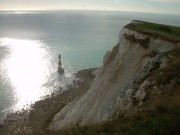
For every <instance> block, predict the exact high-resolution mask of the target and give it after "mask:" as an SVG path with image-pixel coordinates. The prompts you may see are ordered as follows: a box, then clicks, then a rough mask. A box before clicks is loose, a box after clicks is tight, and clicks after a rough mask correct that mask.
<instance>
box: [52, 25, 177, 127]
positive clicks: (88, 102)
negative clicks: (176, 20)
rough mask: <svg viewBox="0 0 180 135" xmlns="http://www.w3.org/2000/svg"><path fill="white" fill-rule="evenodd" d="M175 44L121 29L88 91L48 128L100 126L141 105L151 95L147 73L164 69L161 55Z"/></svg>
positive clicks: (165, 63)
mask: <svg viewBox="0 0 180 135" xmlns="http://www.w3.org/2000/svg"><path fill="white" fill-rule="evenodd" d="M177 46H178V43H175V42H170V41H167V40H164V39H161V38H157V37H156V38H154V37H152V36H151V35H146V34H142V33H138V32H137V31H133V30H130V29H128V28H123V29H122V31H121V33H120V35H119V41H118V44H117V45H116V46H115V47H114V48H113V49H112V51H111V52H110V51H108V52H107V53H106V55H105V56H104V60H103V62H104V64H103V66H102V68H101V69H98V70H97V71H96V77H95V79H94V81H93V83H92V85H91V87H90V89H89V90H88V92H87V93H86V94H85V95H84V96H83V97H81V98H80V99H78V100H74V101H73V102H71V103H70V104H68V105H67V106H65V107H64V108H63V109H62V110H61V111H60V112H59V113H57V114H56V115H55V116H54V118H53V119H52V122H51V123H50V125H49V128H50V129H52V130H58V129H60V128H62V127H66V126H73V125H76V124H80V125H85V124H91V123H100V122H103V121H105V120H107V119H109V118H111V117H112V116H113V115H114V114H115V113H116V112H117V110H121V111H125V110H128V109H129V108H131V107H134V106H141V105H143V103H144V102H145V101H146V100H148V98H150V96H152V95H153V94H154V95H155V94H157V93H159V91H154V92H147V91H146V88H147V87H149V86H150V85H152V83H153V81H150V80H148V79H147V78H148V76H149V74H150V73H151V72H152V71H154V70H160V69H162V68H164V67H166V66H167V63H168V60H169V59H168V57H167V55H165V54H166V53H167V52H169V51H170V50H172V49H174V48H176V47H177Z"/></svg>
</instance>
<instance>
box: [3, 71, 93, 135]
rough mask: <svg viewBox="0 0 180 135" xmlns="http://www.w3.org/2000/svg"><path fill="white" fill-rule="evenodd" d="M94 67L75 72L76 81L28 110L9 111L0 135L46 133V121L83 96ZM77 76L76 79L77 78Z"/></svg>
mask: <svg viewBox="0 0 180 135" xmlns="http://www.w3.org/2000/svg"><path fill="white" fill-rule="evenodd" d="M95 70H96V68H90V69H84V70H81V71H78V72H77V73H75V76H76V81H73V85H71V86H68V89H67V90H66V91H64V92H63V93H61V92H60V91H59V93H58V92H56V93H52V94H51V95H49V96H47V97H46V98H44V99H42V100H40V101H37V102H36V103H34V104H32V105H31V107H30V110H25V109H22V110H21V111H18V112H15V113H11V114H9V115H8V117H7V119H6V120H5V123H4V125H1V126H0V134H1V135H12V134H13V135H35V134H46V132H47V130H48V123H49V122H50V121H51V119H52V118H53V116H54V115H55V114H56V113H57V112H59V111H60V110H61V109H62V108H63V107H64V106H65V105H67V104H68V103H70V102H72V101H73V100H76V99H78V98H80V97H81V96H83V95H84V94H85V93H86V92H87V90H88V89H89V87H90V84H91V83H92V81H93V79H94V77H95V75H94V73H93V71H95ZM77 78H78V79H77Z"/></svg>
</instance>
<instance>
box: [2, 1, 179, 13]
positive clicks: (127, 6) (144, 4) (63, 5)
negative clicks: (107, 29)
mask: <svg viewBox="0 0 180 135" xmlns="http://www.w3.org/2000/svg"><path fill="white" fill-rule="evenodd" d="M6 9H12V10H13V9H15V10H17V9H18V10H51V9H83V10H84V9H85V10H115V11H137V12H155V13H170V14H180V0H0V10H6Z"/></svg>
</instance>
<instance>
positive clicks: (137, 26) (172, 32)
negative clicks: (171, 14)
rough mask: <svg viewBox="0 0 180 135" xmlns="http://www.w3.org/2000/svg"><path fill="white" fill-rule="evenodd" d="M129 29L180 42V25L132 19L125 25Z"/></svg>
mask: <svg viewBox="0 0 180 135" xmlns="http://www.w3.org/2000/svg"><path fill="white" fill-rule="evenodd" d="M125 27H126V28H128V29H131V30H135V31H138V32H140V33H145V34H147V35H151V36H153V37H155V38H159V37H161V38H163V39H166V40H169V41H172V42H180V27H175V26H169V25H165V24H156V23H150V22H144V21H138V20H135V21H132V23H130V24H128V25H126V26H125Z"/></svg>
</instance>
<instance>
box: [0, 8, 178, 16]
mask: <svg viewBox="0 0 180 135" xmlns="http://www.w3.org/2000/svg"><path fill="white" fill-rule="evenodd" d="M5 11H17V12H18V11H19V12H23V11H24V12H25V11H26V12H28V11H106V12H128V13H147V14H164V15H180V14H174V13H158V12H143V11H126V10H107V9H0V12H5Z"/></svg>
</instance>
